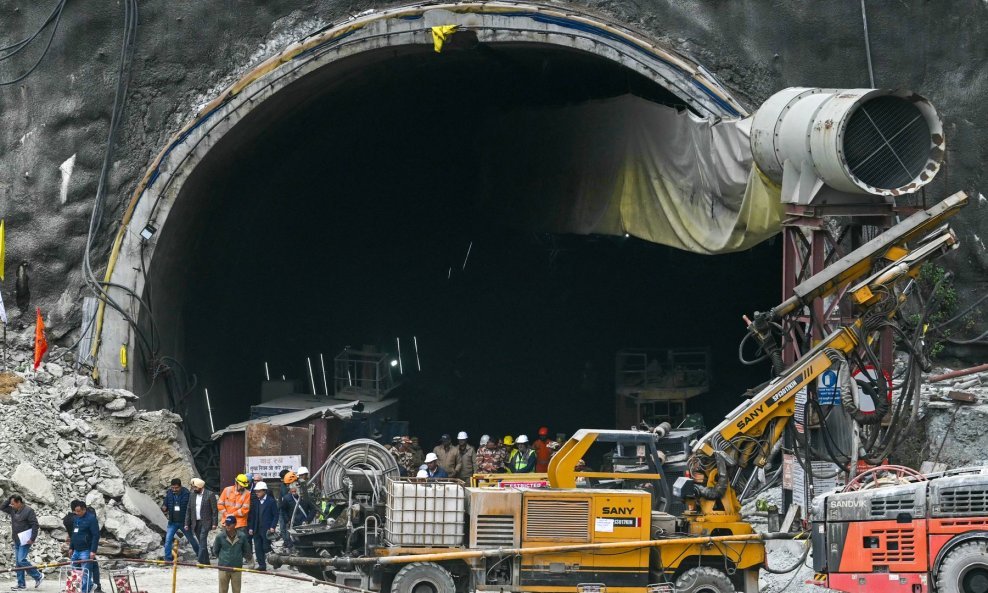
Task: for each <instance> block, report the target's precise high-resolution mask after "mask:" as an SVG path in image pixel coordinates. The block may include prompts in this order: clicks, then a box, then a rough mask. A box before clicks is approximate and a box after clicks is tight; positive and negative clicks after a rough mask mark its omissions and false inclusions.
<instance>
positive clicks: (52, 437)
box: [0, 343, 195, 567]
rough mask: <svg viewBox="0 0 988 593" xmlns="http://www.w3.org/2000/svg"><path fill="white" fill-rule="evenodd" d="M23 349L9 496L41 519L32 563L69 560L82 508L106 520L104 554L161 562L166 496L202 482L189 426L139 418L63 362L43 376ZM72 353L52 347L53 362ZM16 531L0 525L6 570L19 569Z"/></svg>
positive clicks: (7, 427)
mask: <svg viewBox="0 0 988 593" xmlns="http://www.w3.org/2000/svg"><path fill="white" fill-rule="evenodd" d="M20 346H21V347H20V348H16V347H15V348H13V349H12V350H9V351H8V353H7V356H8V359H7V363H8V368H9V369H11V370H10V371H8V372H3V373H0V496H3V497H6V496H9V495H10V494H13V493H19V494H21V495H22V496H24V498H25V502H27V503H28V504H29V505H30V506H32V507H33V508H34V510H35V512H36V513H37V515H38V522H39V523H40V526H41V532H40V534H39V536H38V539H37V541H36V542H35V544H34V546H32V548H31V555H30V560H31V561H32V562H34V563H44V562H50V561H55V560H58V559H60V558H63V557H64V552H63V549H62V545H63V543H64V541H65V539H66V536H67V534H66V531H65V529H64V527H63V525H62V517H63V516H65V514H66V513H68V512H69V503H70V502H71V501H72V500H74V499H79V500H85V501H86V503H87V504H88V505H89V506H90V507H91V508H93V509H94V512H95V513H96V515H97V517H98V518H99V521H100V525H101V526H102V538H101V541H100V544H101V545H100V550H99V551H98V554H102V555H103V556H104V557H105V556H131V557H134V556H146V557H160V556H161V555H162V549H161V545H162V539H163V538H162V534H163V533H164V529H165V527H166V522H165V517H164V515H163V514H162V513H161V510H160V505H161V497H162V496H163V493H164V491H165V489H166V488H167V486H168V484H169V482H170V481H171V479H172V478H181V479H182V483H183V484H188V483H189V481H190V480H191V478H193V477H194V476H195V473H194V472H195V470H194V466H193V464H192V457H191V454H190V453H189V451H188V447H187V445H186V444H185V441H184V437H183V435H182V432H181V429H180V427H179V424H180V423H181V420H182V419H181V417H180V416H178V415H176V414H173V413H171V412H168V411H164V410H158V411H153V412H147V411H140V410H139V409H138V405H139V404H138V397H137V396H136V395H134V394H133V393H130V392H129V391H125V390H120V389H100V388H97V387H95V386H94V385H93V382H92V380H91V379H90V378H89V377H88V376H86V375H81V374H77V373H75V372H73V371H71V370H69V369H68V368H67V367H66V366H63V364H61V363H60V362H49V363H44V364H42V365H41V367H40V368H39V369H38V371H37V372H34V371H32V370H30V365H29V358H30V356H31V353H30V350H29V349H28V348H27V347H26V344H24V343H21V344H20ZM63 352H64V350H61V349H59V348H57V347H55V348H53V351H52V352H50V354H49V360H57V359H58V357H59V355H60V354H61V353H63ZM4 518H5V516H4ZM7 525H8V521H6V520H0V567H9V566H11V565H12V564H13V552H12V548H11V541H10V537H9V526H7ZM4 529H6V530H7V531H3V530H4Z"/></svg>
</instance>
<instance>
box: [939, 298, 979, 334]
mask: <svg viewBox="0 0 988 593" xmlns="http://www.w3.org/2000/svg"><path fill="white" fill-rule="evenodd" d="M985 300H988V293H985V294H983V295H982V296H981V298H979V299H977V300H976V301H974V302H973V303H971V304H970V305H968V306H967V307H965V308H964V309H963V310H962V311H961V312H960V313H957V314H955V315H954V316H953V317H951V318H950V319H948V320H946V321H941V322H940V323H938V324H937V325H935V326H933V327H932V328H931V329H933V330H939V329H941V328H943V327H945V326H948V325H950V324H951V323H953V322H955V321H957V320H958V319H961V318H963V317H965V316H967V314H968V313H970V312H971V311H973V310H974V308H975V307H977V306H978V305H980V304H981V303H983V302H985Z"/></svg>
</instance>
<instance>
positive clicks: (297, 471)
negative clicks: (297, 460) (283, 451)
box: [295, 465, 309, 476]
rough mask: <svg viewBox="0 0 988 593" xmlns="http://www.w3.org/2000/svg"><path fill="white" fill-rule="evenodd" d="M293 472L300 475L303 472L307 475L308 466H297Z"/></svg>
mask: <svg viewBox="0 0 988 593" xmlns="http://www.w3.org/2000/svg"><path fill="white" fill-rule="evenodd" d="M295 473H296V474H298V475H300V476H301V475H302V474H305V475H309V468H307V467H305V466H304V465H303V466H302V467H300V468H298V469H297V470H295Z"/></svg>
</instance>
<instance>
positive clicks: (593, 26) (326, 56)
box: [93, 2, 746, 405]
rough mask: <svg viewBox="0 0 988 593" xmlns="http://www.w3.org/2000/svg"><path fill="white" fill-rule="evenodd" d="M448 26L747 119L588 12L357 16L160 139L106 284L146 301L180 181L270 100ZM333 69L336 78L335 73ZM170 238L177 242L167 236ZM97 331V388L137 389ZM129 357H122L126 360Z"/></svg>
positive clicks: (690, 67) (692, 68)
mask: <svg viewBox="0 0 988 593" xmlns="http://www.w3.org/2000/svg"><path fill="white" fill-rule="evenodd" d="M448 25H455V26H456V27H457V29H456V32H455V33H453V35H452V39H451V40H450V41H449V42H448V43H450V44H455V43H457V42H458V40H464V39H465V40H467V42H471V40H472V39H475V40H476V41H477V42H480V43H485V44H495V45H497V44H503V45H511V46H523V47H531V48H538V47H545V48H562V49H566V50H573V51H576V52H579V53H583V54H590V55H593V56H597V57H600V58H602V59H604V60H608V61H610V62H612V63H614V64H616V65H618V66H620V67H621V68H625V69H628V70H630V71H633V72H636V73H638V74H639V75H642V76H644V77H645V78H647V79H649V80H651V81H653V82H654V83H656V84H657V85H659V86H661V87H662V88H664V89H666V90H668V91H669V92H670V93H671V94H672V95H674V96H675V97H676V98H677V99H678V101H679V102H680V103H681V104H682V105H683V106H686V107H688V109H689V110H690V111H692V112H694V113H695V114H697V115H698V116H700V117H709V118H721V117H737V116H743V115H746V113H745V110H744V108H743V107H742V106H741V105H740V103H739V102H738V101H737V100H735V99H734V98H733V97H732V96H731V95H730V93H729V92H727V91H726V90H725V89H724V88H723V87H722V86H721V85H720V84H719V83H718V82H717V81H716V80H715V79H714V77H713V76H712V75H710V74H709V73H708V72H707V71H706V70H705V69H704V68H703V67H702V66H701V65H699V64H697V63H695V62H694V61H692V60H690V59H688V58H686V57H684V56H682V55H679V54H677V53H676V52H674V51H672V50H670V49H667V48H663V47H661V46H660V45H657V44H655V43H652V42H649V41H648V40H647V39H645V38H644V37H643V36H641V35H639V34H637V33H635V32H633V31H632V30H630V29H628V28H627V27H624V26H622V25H620V24H617V23H614V22H612V21H610V20H608V19H605V18H602V17H599V16H596V15H590V14H586V13H579V12H575V11H573V10H570V9H568V8H567V9H561V8H559V7H554V6H547V5H541V4H532V3H496V2H492V3H464V4H448V5H415V6H405V7H399V8H394V9H390V10H386V11H380V12H371V13H368V14H362V15H360V16H358V17H355V18H350V19H348V20H346V21H345V22H342V23H338V24H336V25H335V26H332V27H330V28H327V29H326V30H323V31H320V32H317V33H315V34H312V35H310V36H309V37H307V38H306V39H304V40H302V41H300V42H298V43H296V44H293V45H292V46H290V47H288V48H286V49H285V50H284V51H282V52H281V53H279V54H278V55H276V56H274V57H272V58H270V59H268V60H266V61H265V62H263V63H262V64H260V65H259V66H257V67H256V68H254V69H253V70H252V71H251V72H249V73H248V74H247V75H245V76H244V77H243V78H241V79H240V80H239V81H237V82H236V83H235V84H233V85H232V86H230V87H229V88H228V89H227V90H226V91H224V92H223V93H222V94H220V95H219V96H218V97H217V98H216V99H215V100H213V101H212V102H210V103H209V104H207V105H205V106H204V107H203V108H202V109H201V110H200V111H199V113H198V114H197V116H196V117H195V118H194V119H193V121H191V122H189V123H188V124H187V125H186V126H185V127H184V128H183V129H182V130H181V131H180V132H179V133H177V134H176V135H175V136H174V137H173V138H172V139H171V140H170V141H169V143H168V144H167V146H166V147H165V148H164V149H163V150H162V151H161V153H160V154H159V155H158V156H157V158H156V159H155V161H154V162H153V163H152V165H151V167H150V168H149V169H148V170H147V171H146V173H145V175H144V176H143V178H142V179H141V181H140V183H139V184H138V186H137V188H136V190H135V191H134V193H133V195H132V198H131V200H130V202H129V204H128V205H127V208H126V211H125V213H124V217H123V220H122V223H121V225H120V228H119V231H118V233H117V236H116V239H115V241H114V244H113V246H112V249H111V255H110V259H109V262H108V266H107V272H106V280H107V281H108V282H110V283H112V284H113V285H117V286H122V287H126V288H127V289H129V290H130V291H132V294H135V295H143V294H144V291H145V289H146V286H145V283H146V271H145V270H146V268H147V267H150V262H154V261H156V260H155V255H156V247H157V246H158V244H159V242H160V241H161V239H162V238H163V237H166V236H168V235H169V233H173V235H174V231H173V229H172V228H171V227H170V226H169V224H168V219H169V216H170V214H171V213H172V212H173V209H174V207H175V206H176V204H177V203H178V202H180V201H181V196H182V191H183V188H184V186H185V184H186V182H187V181H188V180H189V179H190V177H191V176H192V175H193V173H194V172H195V171H196V170H197V168H198V167H199V166H200V164H201V163H202V162H203V160H204V159H205V157H206V156H207V155H208V154H209V153H210V151H211V150H213V149H214V147H216V146H217V144H219V143H220V141H221V140H224V139H226V140H227V141H228V142H230V138H231V137H236V134H238V133H243V128H245V127H246V126H244V125H241V124H242V122H243V121H244V120H245V119H247V118H251V117H252V118H254V120H255V122H254V124H253V125H256V124H257V122H258V121H262V122H263V121H264V119H265V118H274V117H276V115H274V114H272V113H271V112H270V111H271V110H270V105H271V104H272V103H273V101H270V100H271V99H273V98H275V97H276V96H277V97H283V96H285V95H287V94H288V93H292V92H294V93H296V94H298V95H299V96H298V97H296V99H297V103H296V105H298V104H302V103H304V102H305V97H304V94H305V90H306V84H309V85H314V84H345V79H346V75H347V72H348V71H352V69H353V68H357V67H359V66H360V65H361V64H370V63H374V62H375V61H378V60H387V59H390V58H392V57H394V56H396V55H400V54H401V53H402V52H404V51H406V50H407V49H409V48H414V49H415V51H421V50H422V48H423V47H426V48H429V50H430V51H431V48H432V46H433V44H434V36H433V27H441V26H448ZM334 67H339V68H340V70H338V71H334V70H333V68H334ZM348 68H349V69H350V70H347V69H348ZM334 81H335V82H334ZM265 105H267V106H268V109H267V111H266V110H265ZM148 225H150V226H151V227H153V228H155V229H156V231H157V232H156V233H155V234H154V236H153V237H152V238H151V239H150V240H147V241H145V240H142V238H141V234H142V231H143V230H144V229H145V228H146V227H147V226H148ZM172 226H174V225H172ZM187 232H188V231H187ZM184 239H186V240H193V239H194V237H191V236H189V237H184ZM172 240H173V241H178V240H179V239H176V238H175V237H174V236H173V237H172ZM165 257H167V254H166V256H165ZM161 259H162V258H161V257H159V259H158V261H160V260H161ZM110 291H111V294H114V295H115V296H117V297H120V298H117V300H118V302H122V303H126V304H125V308H126V309H127V310H128V314H129V316H130V317H132V318H134V319H137V318H139V317H140V315H141V314H142V311H141V309H140V303H139V301H137V299H127V298H125V295H124V294H123V291H121V290H120V289H117V288H111V289H110ZM165 323H167V321H166V322H165ZM95 333H96V337H95V340H94V347H93V354H94V355H95V362H96V367H97V368H98V369H99V373H100V376H101V379H102V381H103V382H104V384H106V385H108V386H113V387H124V388H129V389H135V388H136V387H139V385H137V382H136V380H135V373H134V372H133V370H132V368H128V367H127V365H125V364H123V358H122V357H121V356H120V354H119V351H118V349H119V348H120V347H121V346H123V347H125V348H127V349H129V350H132V349H133V347H134V345H135V341H136V339H137V338H136V336H135V332H134V329H133V327H132V325H131V324H130V323H129V322H128V321H127V320H126V319H125V318H124V316H123V315H121V314H120V313H118V312H116V311H113V310H110V309H108V308H106V309H104V308H103V307H102V306H101V308H100V310H99V312H98V314H97V318H96V329H95ZM175 339H180V337H176V338H175ZM135 358H136V357H135V356H133V355H131V359H132V360H133V359H135ZM131 366H132V365H131ZM152 383H153V382H152ZM141 391H143V389H141ZM157 403H158V405H163V404H164V402H157Z"/></svg>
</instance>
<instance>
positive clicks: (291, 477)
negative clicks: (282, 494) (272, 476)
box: [281, 472, 298, 484]
mask: <svg viewBox="0 0 988 593" xmlns="http://www.w3.org/2000/svg"><path fill="white" fill-rule="evenodd" d="M281 481H282V482H284V483H286V484H293V483H295V482H296V481H298V474H296V473H295V472H288V473H287V474H285V477H284V478H282V479H281Z"/></svg>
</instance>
